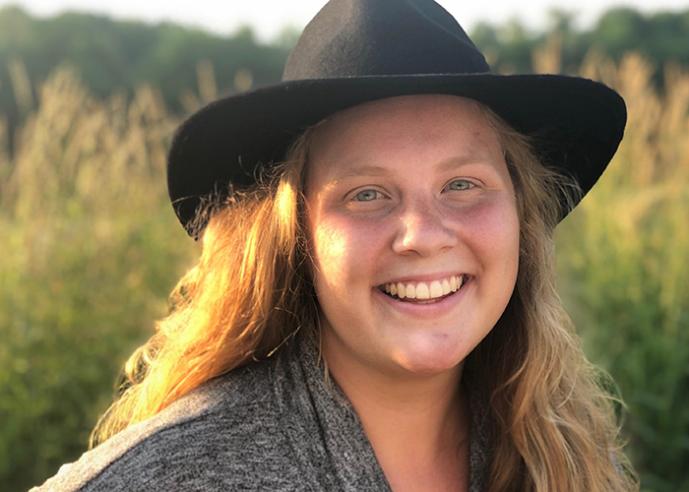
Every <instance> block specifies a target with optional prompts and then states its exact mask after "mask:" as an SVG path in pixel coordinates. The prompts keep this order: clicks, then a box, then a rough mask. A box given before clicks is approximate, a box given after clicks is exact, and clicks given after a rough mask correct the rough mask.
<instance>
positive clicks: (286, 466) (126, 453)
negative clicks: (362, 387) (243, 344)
mask: <svg viewBox="0 0 689 492" xmlns="http://www.w3.org/2000/svg"><path fill="white" fill-rule="evenodd" d="M475 413H476V412H475V405H474V404H473V403H472V415H473V416H472V427H471V434H470V439H471V444H470V482H471V486H470V491H471V492H479V491H480V490H482V488H483V487H482V483H483V481H484V474H485V467H486V440H485V437H484V434H485V432H484V430H483V429H482V424H480V422H481V420H482V419H481V418H476V417H477V416H476V415H475ZM410 444H411V443H410ZM68 490H69V491H72V490H82V491H139V490H147V491H158V490H159V491H171V490H195V491H213V490H242V491H247V490H299V491H306V490H309V491H320V490H328V491H330V490H332V491H340V490H342V491H363V490H376V491H377V490H381V491H388V490H390V485H389V484H388V482H387V480H386V478H385V475H384V474H383V471H382V469H381V468H380V465H379V464H378V461H377V460H376V457H375V455H374V452H373V449H372V447H371V444H370V442H369V441H368V439H367V438H366V435H365V434H364V432H363V429H362V426H361V423H360V421H359V419H358V417H357V415H356V413H355V411H354V410H353V408H352V406H351V404H350V403H349V401H348V400H347V398H346V397H345V395H344V394H343V393H342V391H341V390H340V389H339V388H338V387H337V386H336V384H335V383H334V382H332V383H331V384H330V385H329V384H327V383H326V380H325V378H324V371H323V367H322V365H320V364H319V357H318V353H317V348H316V347H315V344H313V343H312V342H310V341H309V339H308V338H306V337H297V338H296V339H295V340H293V343H292V344H291V345H290V346H287V347H285V348H283V349H281V351H280V352H279V353H278V354H277V355H276V356H275V357H273V358H271V359H269V360H267V361H264V362H258V363H253V364H250V365H249V366H246V367H244V368H241V369H237V370H235V371H232V372H230V373H229V374H227V375H224V376H221V377H219V378H216V379H215V380H213V381H211V382H209V383H207V384H205V385H203V386H202V387H200V388H199V389H197V390H196V391H194V392H193V393H191V394H189V395H188V396H185V397H183V398H181V399H180V400H178V401H177V402H175V403H174V404H172V405H171V406H169V407H168V408H166V409H165V410H163V411H162V412H161V413H160V414H158V415H156V416H154V417H152V418H151V419H149V420H147V421H145V422H142V423H140V424H138V425H134V426H132V427H129V428H127V429H126V430H124V431H123V432H120V433H119V434H117V435H115V436H114V437H112V438H111V439H109V440H108V441H106V442H105V443H104V444H102V445H100V446H98V447H97V448H95V449H93V450H91V451H89V452H87V453H85V454H84V455H83V456H82V457H81V458H80V459H79V460H78V461H76V462H74V463H72V464H69V465H64V466H63V467H62V468H60V470H59V472H58V474H57V475H56V476H54V477H53V478H51V479H49V480H48V481H47V482H45V483H44V484H43V485H41V486H40V487H36V488H34V489H32V491H68Z"/></svg>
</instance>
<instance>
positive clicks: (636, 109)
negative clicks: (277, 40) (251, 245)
mask: <svg viewBox="0 0 689 492" xmlns="http://www.w3.org/2000/svg"><path fill="white" fill-rule="evenodd" d="M534 59H535V62H536V64H537V65H538V67H539V69H540V70H542V71H550V72H553V71H557V70H558V63H559V58H558V50H557V43H552V44H551V45H547V46H545V47H544V48H542V49H541V50H539V52H537V53H536V54H535V56H534ZM15 70H18V69H17V68H16V67H15ZM581 73H582V74H583V75H586V76H589V77H593V78H596V79H600V80H603V81H605V82H607V83H608V84H610V85H612V86H614V87H616V88H617V89H618V90H620V91H621V92H622V94H623V95H624V96H625V99H626V100H627V103H628V106H629V114H630V117H629V125H628V128H627V132H626V137H625V140H624V142H623V144H622V146H621V148H620V151H619V152H618V154H617V156H616V157H615V159H614V160H613V162H612V163H611V165H610V167H609V169H608V171H607V172H606V173H605V175H604V176H603V177H602V178H601V181H600V183H599V184H598V186H597V187H596V188H595V190H594V191H593V192H592V193H591V194H590V195H589V196H587V197H586V198H585V199H584V201H583V202H582V204H581V206H580V207H579V208H578V209H577V210H576V211H575V212H574V213H573V214H571V216H570V217H568V218H567V219H566V220H565V221H564V223H563V224H562V225H561V226H560V228H559V231H558V237H557V240H558V248H559V268H560V277H561V281H560V282H561V287H562V291H563V295H564V298H565V300H566V304H567V305H568V307H569V309H570V311H571V313H572V315H573V316H574V318H575V321H576V322H577V325H578V327H579V328H580V330H581V332H582V334H583V335H584V337H585V343H586V347H587V352H588V353H589V355H590V357H591V358H593V359H594V360H595V361H596V362H598V363H600V364H601V365H602V366H603V367H605V368H606V369H607V370H608V371H609V372H610V373H611V374H612V375H613V377H614V378H615V379H616V380H617V382H618V384H619V387H620V390H621V392H622V395H623V397H624V398H625V400H626V401H627V403H628V406H629V411H628V417H627V420H626V425H625V433H626V435H627V436H628V438H629V442H630V446H629V452H630V454H631V456H632V459H633V461H634V462H635V464H636V466H637V467H638V469H639V471H640V474H641V478H642V488H643V489H644V490H648V491H676V490H689V478H688V476H687V472H686V471H685V466H686V463H689V288H688V285H689V283H688V280H687V279H688V278H689V261H688V260H689V229H688V227H687V226H688V225H689V192H688V191H687V190H689V186H687V185H688V184H689V76H688V75H687V74H686V73H684V72H682V71H681V70H679V69H677V68H672V67H668V68H667V77H666V81H667V82H666V86H665V87H664V88H663V90H662V91H657V90H656V89H655V88H654V87H653V86H652V84H651V79H650V76H651V67H650V65H649V64H648V62H646V61H645V60H643V59H642V58H640V57H639V56H637V55H629V56H627V57H626V58H625V59H624V60H622V61H621V62H620V64H619V65H616V64H613V63H612V62H610V61H608V60H605V59H603V58H601V57H599V56H597V55H595V54H591V55H590V56H589V58H588V59H587V61H586V63H585V64H584V66H582V68H581ZM209 77H212V67H209V66H206V65H201V66H200V68H199V87H200V90H199V95H194V94H192V93H187V94H185V95H184V96H183V98H184V99H183V100H184V102H185V105H187V106H188V107H189V109H191V108H192V107H194V106H196V105H198V104H199V103H200V102H201V101H204V100H208V99H211V98H213V97H215V93H216V88H215V86H214V84H213V83H212V81H211V80H210V78H209ZM16 80H18V81H19V82H17V83H26V82H25V81H24V82H22V77H19V76H17V77H16ZM0 90H2V88H0ZM24 93H26V94H30V93H31V92H30V91H29V92H27V91H26V90H25V91H24ZM21 104H22V105H23V106H26V107H27V112H28V115H29V116H28V118H27V120H26V124H25V125H24V127H23V128H22V129H21V130H20V132H19V133H18V134H17V135H15V136H14V140H15V147H14V148H15V152H14V154H13V156H11V157H10V156H9V153H8V151H7V149H8V148H9V146H8V142H9V138H10V136H8V135H6V132H5V131H4V127H3V124H2V119H1V118H0V231H2V243H1V244H2V246H0V248H1V253H2V254H0V337H2V343H1V344H0V368H1V369H0V422H2V424H1V425H0V489H2V490H24V489H26V488H27V487H28V486H30V485H32V484H35V483H38V482H41V481H42V480H44V479H45V478H46V477H47V476H49V475H51V474H53V473H54V472H55V471H56V470H57V468H58V467H59V465H60V464H62V463H64V462H66V461H70V460H72V459H74V458H75V457H77V456H78V455H79V454H80V453H81V452H83V450H84V448H85V445H86V440H87V434H88V431H89V430H90V428H91V427H92V426H93V424H94V422H95V419H96V417H97V414H98V413H99V412H100V411H102V410H103V409H104V408H105V406H106V405H107V402H108V401H109V400H110V398H111V397H112V392H113V381H114V378H115V375H116V373H117V371H118V369H119V367H120V366H121V364H122V363H123V361H124V359H125V357H126V355H127V354H128V353H129V352H130V351H131V350H132V349H133V348H134V346H135V345H136V344H137V343H140V342H141V341H142V340H143V339H144V338H146V337H147V336H148V335H149V334H150V333H151V331H152V326H153V323H152V320H153V319H155V318H156V317H159V316H161V315H162V314H163V313H164V312H165V309H166V307H165V298H166V294H167V292H168V291H169V290H170V289H171V287H172V286H173V284H174V282H175V280H176V278H177V277H178V276H179V275H180V274H181V272H182V271H183V270H184V268H185V267H186V266H187V265H188V264H189V262H190V261H191V258H192V257H193V255H194V254H195V249H196V248H195V246H194V245H193V243H192V242H191V241H190V240H189V239H188V238H187V237H186V235H185V234H184V232H183V231H182V229H181V227H179V225H178V224H177V222H176V220H175V218H174V216H173V214H172V211H171V207H170V206H169V203H168V199H167V196H166V191H165V186H164V182H165V179H164V166H165V153H166V150H167V146H168V144H169V138H170V135H171V133H172V129H173V128H174V126H175V124H176V123H177V121H176V119H175V117H174V116H173V115H171V114H169V113H168V111H167V109H166V108H165V107H164V105H163V104H162V102H161V99H160V96H159V95H158V93H157V91H156V90H155V89H154V88H151V87H142V88H141V89H140V90H139V91H138V92H137V93H136V94H135V95H134V97H133V98H127V97H125V96H123V95H119V96H118V95H116V96H113V97H111V98H110V99H108V100H106V101H100V100H96V99H94V98H93V97H91V95H90V94H89V92H88V90H86V89H85V88H84V87H83V86H82V84H81V83H80V81H79V79H78V77H76V76H75V74H74V73H73V72H71V71H69V70H66V69H60V70H58V71H56V72H55V73H54V74H53V75H52V77H51V78H50V79H49V80H48V81H47V82H46V83H45V84H44V85H43V86H42V88H41V89H40V91H39V94H38V97H37V98H36V100H35V101H34V100H33V99H31V98H28V97H27V98H25V99H24V100H23V101H22V103H21Z"/></svg>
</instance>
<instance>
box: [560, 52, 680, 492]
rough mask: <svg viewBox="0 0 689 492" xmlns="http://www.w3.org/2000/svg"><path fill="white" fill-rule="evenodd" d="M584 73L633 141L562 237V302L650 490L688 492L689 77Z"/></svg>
mask: <svg viewBox="0 0 689 492" xmlns="http://www.w3.org/2000/svg"><path fill="white" fill-rule="evenodd" d="M612 68H613V67H611V66H609V63H607V62H605V61H598V62H596V63H595V64H592V65H591V66H590V67H588V68H585V71H588V72H589V74H590V75H591V76H594V77H596V78H603V79H605V78H606V76H605V74H606V73H607V74H614V77H611V78H610V79H609V80H607V82H609V83H614V84H615V85H616V86H617V88H618V89H619V90H620V91H621V92H622V94H623V95H624V96H625V99H626V101H627V104H628V108H629V123H628V126H627V130H626V134H625V139H624V140H623V142H622V145H621V147H620V149H619V151H618V154H617V155H616V157H615V159H614V160H613V162H612V163H611V164H610V166H609V168H608V170H607V171H606V173H605V174H604V175H603V177H602V178H601V180H600V181H599V183H598V184H597V185H596V187H595V189H594V191H593V192H592V193H591V194H590V195H589V196H587V197H586V198H585V199H584V200H583V202H582V204H581V205H580V207H579V208H578V209H577V210H575V211H574V213H573V214H572V216H571V217H569V218H568V219H567V220H566V221H565V222H564V223H563V224H562V225H561V227H560V228H559V231H558V251H559V254H560V256H559V259H560V267H561V268H560V269H561V277H562V281H563V284H564V291H565V293H566V296H565V298H566V300H567V302H568V305H569V306H570V308H571V309H570V310H571V312H572V314H573V316H574V318H575V322H576V325H577V326H578V327H579V329H580V330H581V332H582V334H583V336H584V340H585V344H586V345H585V346H586V351H587V353H588V354H589V356H590V357H591V358H592V359H593V360H594V361H596V362H597V363H599V364H601V365H602V366H603V367H605V368H606V369H607V370H608V371H609V372H610V374H612V375H613V376H614V378H615V380H616V381H617V383H618V385H619V387H620V389H621V391H622V396H623V398H624V400H625V402H626V404H627V405H628V418H627V421H626V425H625V435H626V436H628V438H629V442H630V445H629V452H630V455H631V458H632V460H633V462H634V464H635V465H636V467H637V470H638V471H639V473H640V475H641V478H642V490H648V491H667V492H670V491H673V492H674V491H688V490H689V472H688V471H687V468H686V464H687V463H689V282H688V281H687V279H688V278H689V228H688V227H687V225H688V224H689V192H688V191H687V187H686V183H687V182H689V74H686V73H682V72H678V71H672V70H668V77H667V78H668V85H667V87H665V89H664V91H663V96H659V95H658V94H657V92H656V90H655V89H654V88H653V85H652V83H651V74H652V68H651V67H649V66H648V64H647V63H646V62H644V61H643V59H641V58H640V57H639V56H637V55H627V56H626V57H625V59H624V61H623V63H622V64H621V65H620V66H619V67H617V68H615V69H614V70H612Z"/></svg>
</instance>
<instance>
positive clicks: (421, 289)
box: [383, 275, 464, 299]
mask: <svg viewBox="0 0 689 492" xmlns="http://www.w3.org/2000/svg"><path fill="white" fill-rule="evenodd" d="M463 283H464V275H453V276H451V277H449V278H444V279H442V280H434V281H432V282H431V283H430V285H429V284H427V283H426V282H418V283H415V284H411V283H409V284H403V283H402V282H397V283H389V284H385V285H384V286H383V290H385V292H387V293H388V294H390V295H392V296H396V297H399V298H400V299H405V298H406V299H437V298H438V297H442V296H445V295H447V294H449V293H450V292H456V291H458V290H459V289H460V288H461V287H462V284H463Z"/></svg>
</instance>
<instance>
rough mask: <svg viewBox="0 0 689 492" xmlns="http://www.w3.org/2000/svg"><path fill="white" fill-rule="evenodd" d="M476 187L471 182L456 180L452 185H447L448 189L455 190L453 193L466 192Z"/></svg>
mask: <svg viewBox="0 0 689 492" xmlns="http://www.w3.org/2000/svg"><path fill="white" fill-rule="evenodd" d="M475 186H476V185H475V184H474V183H472V182H471V181H468V180H466V179H455V180H454V181H452V182H451V183H450V184H448V185H447V187H448V189H450V190H453V191H464V190H469V189H471V188H473V187H475Z"/></svg>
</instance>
